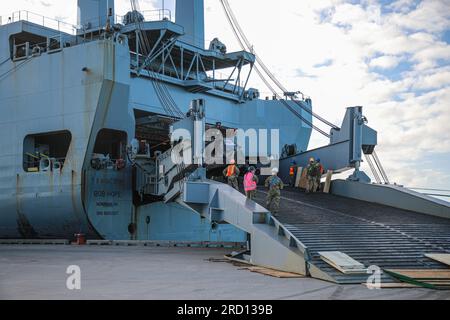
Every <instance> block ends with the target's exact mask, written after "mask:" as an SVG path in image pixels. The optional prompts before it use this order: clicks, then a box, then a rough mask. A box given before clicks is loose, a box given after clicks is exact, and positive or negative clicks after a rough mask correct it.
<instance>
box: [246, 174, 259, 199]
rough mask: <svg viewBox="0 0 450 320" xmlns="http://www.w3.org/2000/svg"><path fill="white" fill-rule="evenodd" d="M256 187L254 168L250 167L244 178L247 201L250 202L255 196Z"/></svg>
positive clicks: (256, 180) (256, 178)
mask: <svg viewBox="0 0 450 320" xmlns="http://www.w3.org/2000/svg"><path fill="white" fill-rule="evenodd" d="M257 185H258V177H257V176H256V169H255V167H250V168H249V169H248V172H247V173H246V174H245V176H244V190H245V195H246V196H247V198H248V199H250V200H252V199H253V198H254V197H255V195H256V186H257Z"/></svg>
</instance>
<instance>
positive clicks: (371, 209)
mask: <svg viewBox="0 0 450 320" xmlns="http://www.w3.org/2000/svg"><path fill="white" fill-rule="evenodd" d="M264 195H265V193H264V192H261V193H260V194H259V196H258V198H257V199H256V201H258V202H260V203H261V204H263V203H264V198H263V196H264ZM278 220H279V221H280V222H281V223H283V225H284V226H285V227H286V229H287V230H288V231H289V232H291V233H292V235H293V236H295V237H296V238H297V239H298V240H299V241H300V242H301V243H303V244H304V245H305V247H306V248H307V251H308V253H309V256H310V261H309V267H310V269H309V271H310V273H311V276H313V277H317V278H321V279H324V280H329V281H334V282H337V283H342V284H347V283H348V284H350V283H353V284H354V283H365V282H366V281H367V278H368V276H369V275H368V274H356V275H355V274H343V273H341V272H340V271H338V270H336V269H335V268H333V267H332V266H330V265H329V264H327V263H326V262H325V261H323V260H322V259H321V258H320V255H319V253H318V252H321V251H340V252H343V253H345V254H347V255H349V256H350V257H352V258H353V259H355V260H357V261H359V262H361V263H363V264H364V265H365V266H366V267H369V266H378V267H380V268H381V269H385V268H386V269H387V268H389V269H445V268H448V267H447V266H446V265H444V264H442V263H439V262H437V261H434V260H432V259H430V258H427V257H425V254H427V253H450V221H449V220H447V219H443V218H437V217H432V216H428V215H425V214H420V213H415V212H411V211H407V210H400V209H395V208H392V207H388V206H383V205H379V204H373V203H367V202H363V201H359V200H353V199H348V198H341V197H337V196H333V195H325V194H314V195H305V194H304V193H302V192H301V191H299V190H294V189H288V190H286V191H285V192H283V195H282V204H281V206H280V213H279V217H278ZM382 281H383V282H392V281H394V280H393V279H392V278H391V277H390V276H388V275H386V274H383V275H382Z"/></svg>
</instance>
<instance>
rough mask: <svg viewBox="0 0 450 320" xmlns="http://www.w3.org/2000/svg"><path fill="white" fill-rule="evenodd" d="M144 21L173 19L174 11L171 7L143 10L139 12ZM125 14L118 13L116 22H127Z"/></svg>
mask: <svg viewBox="0 0 450 320" xmlns="http://www.w3.org/2000/svg"><path fill="white" fill-rule="evenodd" d="M139 13H140V14H142V16H143V17H144V21H149V22H150V21H172V22H173V20H172V11H171V10H169V9H155V10H143V11H140V12H139ZM124 20H125V15H123V16H122V15H116V18H115V22H116V23H122V24H125V22H124Z"/></svg>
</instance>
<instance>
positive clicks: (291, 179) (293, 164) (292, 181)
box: [289, 161, 297, 187]
mask: <svg viewBox="0 0 450 320" xmlns="http://www.w3.org/2000/svg"><path fill="white" fill-rule="evenodd" d="M296 176H297V162H295V161H292V162H291V166H290V167H289V186H291V187H295V178H296Z"/></svg>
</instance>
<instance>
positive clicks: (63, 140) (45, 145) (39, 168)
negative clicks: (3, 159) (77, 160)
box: [23, 131, 72, 172]
mask: <svg viewBox="0 0 450 320" xmlns="http://www.w3.org/2000/svg"><path fill="white" fill-rule="evenodd" d="M71 140H72V134H71V133H70V132H69V131H57V132H46V133H39V134H30V135H28V136H26V137H25V139H24V141H23V169H24V170H25V171H26V172H45V171H54V170H62V168H63V166H64V163H65V161H66V157H67V153H68V151H69V147H70V142H71Z"/></svg>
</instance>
